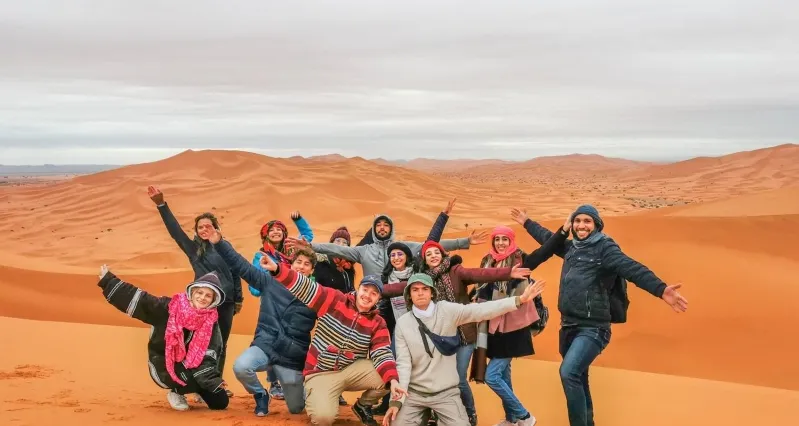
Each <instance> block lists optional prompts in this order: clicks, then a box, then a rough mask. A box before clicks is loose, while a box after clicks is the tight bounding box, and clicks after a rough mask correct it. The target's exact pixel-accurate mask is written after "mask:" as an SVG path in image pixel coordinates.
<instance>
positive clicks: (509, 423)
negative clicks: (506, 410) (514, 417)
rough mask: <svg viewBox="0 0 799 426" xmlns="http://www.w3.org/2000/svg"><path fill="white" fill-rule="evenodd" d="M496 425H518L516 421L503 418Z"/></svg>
mask: <svg viewBox="0 0 799 426" xmlns="http://www.w3.org/2000/svg"><path fill="white" fill-rule="evenodd" d="M494 426H516V423H511V422H509V421H507V420H505V419H502V421H500V422H499V423H497V424H495V425H494Z"/></svg>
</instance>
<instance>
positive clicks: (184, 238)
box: [147, 186, 197, 259]
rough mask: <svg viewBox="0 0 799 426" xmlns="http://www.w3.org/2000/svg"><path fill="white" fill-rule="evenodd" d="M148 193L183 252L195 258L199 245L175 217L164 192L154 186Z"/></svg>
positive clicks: (149, 188)
mask: <svg viewBox="0 0 799 426" xmlns="http://www.w3.org/2000/svg"><path fill="white" fill-rule="evenodd" d="M147 195H149V196H150V199H151V200H153V203H155V205H156V206H157V207H158V213H159V214H160V215H161V220H163V221H164V226H166V230H167V232H169V236H170V237H172V239H173V240H175V242H176V243H177V244H178V247H180V249H181V250H183V253H186V256H188V257H189V259H193V258H194V256H195V251H196V250H197V247H196V246H195V244H194V241H192V240H191V238H189V236H188V235H186V233H185V232H183V228H181V227H180V223H178V220H177V219H175V215H174V214H172V210H170V209H169V206H168V205H167V203H166V201H164V194H163V193H162V192H161V191H160V190H159V189H158V188H155V187H153V186H150V187H148V188H147Z"/></svg>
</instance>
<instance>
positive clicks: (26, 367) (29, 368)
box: [0, 364, 57, 380]
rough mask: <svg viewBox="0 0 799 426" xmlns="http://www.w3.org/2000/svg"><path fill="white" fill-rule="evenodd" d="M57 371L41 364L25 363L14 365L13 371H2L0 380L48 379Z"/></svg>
mask: <svg viewBox="0 0 799 426" xmlns="http://www.w3.org/2000/svg"><path fill="white" fill-rule="evenodd" d="M56 372H57V371H56V370H53V369H52V368H47V367H42V366H41V365H34V364H23V365H18V366H16V367H14V369H13V370H11V371H0V380H10V379H46V378H48V377H50V376H52V375H53V374H55V373H56Z"/></svg>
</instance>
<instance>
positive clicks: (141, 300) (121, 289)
mask: <svg viewBox="0 0 799 426" xmlns="http://www.w3.org/2000/svg"><path fill="white" fill-rule="evenodd" d="M97 286H98V287H100V288H102V289H103V296H105V300H107V301H108V303H110V304H111V305H112V306H113V307H115V308H117V309H118V310H119V311H120V312H123V313H125V314H127V316H129V317H132V318H136V319H137V320H139V321H142V322H144V323H147V324H150V325H158V324H162V323H166V320H167V318H168V317H169V301H170V300H171V299H170V298H169V297H156V296H153V295H151V294H149V293H147V292H146V291H144V290H142V289H140V288H138V287H136V286H135V285H133V284H130V283H127V282H125V281H122V280H121V279H119V278H118V277H117V276H116V275H114V273H112V272H111V271H109V270H108V268H107V267H106V266H105V265H103V266H102V268H100V281H99V282H98V283H97Z"/></svg>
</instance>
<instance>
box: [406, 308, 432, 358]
mask: <svg viewBox="0 0 799 426" xmlns="http://www.w3.org/2000/svg"><path fill="white" fill-rule="evenodd" d="M411 316H413V319H415V320H416V322H418V323H419V333H421V335H422V342H423V343H424V351H425V352H427V354H428V355H430V358H432V357H433V351H432V350H431V349H430V344H429V343H427V335H432V334H433V332H432V331H430V329H429V328H427V326H426V325H424V323H423V322H422V320H420V319H419V317H417V316H416V315H414V314H413V313H411Z"/></svg>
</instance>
